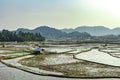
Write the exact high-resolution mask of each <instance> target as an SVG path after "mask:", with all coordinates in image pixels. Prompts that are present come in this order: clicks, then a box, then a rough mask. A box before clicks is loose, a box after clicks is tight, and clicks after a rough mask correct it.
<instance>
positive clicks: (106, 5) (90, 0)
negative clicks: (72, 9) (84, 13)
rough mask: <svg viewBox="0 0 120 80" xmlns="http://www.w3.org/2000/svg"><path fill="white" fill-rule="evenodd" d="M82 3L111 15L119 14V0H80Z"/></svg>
mask: <svg viewBox="0 0 120 80" xmlns="http://www.w3.org/2000/svg"><path fill="white" fill-rule="evenodd" d="M80 4H81V3H80ZM82 4H83V5H86V6H87V7H89V8H94V9H96V10H102V11H103V12H107V13H110V14H112V15H116V16H119V15H120V0H82Z"/></svg>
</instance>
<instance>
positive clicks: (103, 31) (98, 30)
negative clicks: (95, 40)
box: [62, 26, 120, 36]
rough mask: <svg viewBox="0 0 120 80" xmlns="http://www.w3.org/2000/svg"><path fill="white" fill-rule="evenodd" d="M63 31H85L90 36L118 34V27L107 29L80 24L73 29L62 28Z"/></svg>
mask: <svg viewBox="0 0 120 80" xmlns="http://www.w3.org/2000/svg"><path fill="white" fill-rule="evenodd" d="M62 31H63V32H66V33H71V32H74V31H78V32H87V33H89V34H91V35H92V36H104V35H119V34H120V28H114V29H109V28H106V27H104V26H93V27H91V26H80V27H77V28H75V29H62Z"/></svg>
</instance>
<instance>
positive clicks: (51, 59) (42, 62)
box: [16, 43, 120, 77]
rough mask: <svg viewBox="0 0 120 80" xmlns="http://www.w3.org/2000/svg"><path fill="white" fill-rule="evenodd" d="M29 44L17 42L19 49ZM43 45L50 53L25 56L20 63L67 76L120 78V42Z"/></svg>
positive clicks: (28, 46) (26, 47) (27, 46)
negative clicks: (119, 43)
mask: <svg viewBox="0 0 120 80" xmlns="http://www.w3.org/2000/svg"><path fill="white" fill-rule="evenodd" d="M30 47H31V46H30V45H16V48H20V49H21V50H23V49H24V48H25V49H29V48H30ZM32 48H35V47H32ZM40 48H42V49H44V50H45V51H47V53H46V54H40V55H35V56H33V57H30V58H24V59H21V60H19V61H18V62H19V63H20V64H21V65H24V66H28V67H33V68H37V70H38V69H39V70H45V71H52V72H58V73H62V74H64V76H68V77H120V65H119V60H120V58H119V56H120V45H118V44H107V45H106V44H103V43H101V44H100V43H82V44H45V45H42V46H41V47H40ZM94 48H96V49H94Z"/></svg>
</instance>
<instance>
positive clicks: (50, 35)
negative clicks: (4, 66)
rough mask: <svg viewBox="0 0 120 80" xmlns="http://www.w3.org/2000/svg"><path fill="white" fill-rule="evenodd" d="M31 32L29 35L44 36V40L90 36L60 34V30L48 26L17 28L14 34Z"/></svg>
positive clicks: (72, 33)
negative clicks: (31, 28)
mask: <svg viewBox="0 0 120 80" xmlns="http://www.w3.org/2000/svg"><path fill="white" fill-rule="evenodd" d="M20 31H22V32H25V33H26V32H31V33H40V34H41V35H42V36H44V37H45V38H46V39H62V40H63V39H64V40H65V39H70V40H71V39H87V38H88V37H90V36H91V35H90V34H88V33H85V32H84V33H80V32H77V31H75V32H71V33H66V32H62V31H61V30H58V29H55V28H50V27H48V26H41V27H37V28H35V29H33V30H29V29H24V28H19V29H17V30H16V33H18V32H20Z"/></svg>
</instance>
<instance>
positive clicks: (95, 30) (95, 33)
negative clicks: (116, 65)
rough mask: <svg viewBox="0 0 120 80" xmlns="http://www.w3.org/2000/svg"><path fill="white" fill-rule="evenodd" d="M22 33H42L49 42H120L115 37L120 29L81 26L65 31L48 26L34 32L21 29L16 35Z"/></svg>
mask: <svg viewBox="0 0 120 80" xmlns="http://www.w3.org/2000/svg"><path fill="white" fill-rule="evenodd" d="M20 31H22V32H25V33H26V32H31V33H34V34H35V33H40V34H41V35H42V36H44V37H45V38H46V39H48V40H53V39H55V40H109V41H113V40H114V41H115V40H117V41H118V40H120V36H115V35H119V34H120V28H115V29H109V28H105V27H103V26H95V27H89V26H81V27H77V28H75V29H63V30H58V29H55V28H50V27H48V26H40V27H37V28H35V29H33V30H29V29H24V28H19V29H18V30H16V33H18V32H20ZM89 33H90V34H89Z"/></svg>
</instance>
